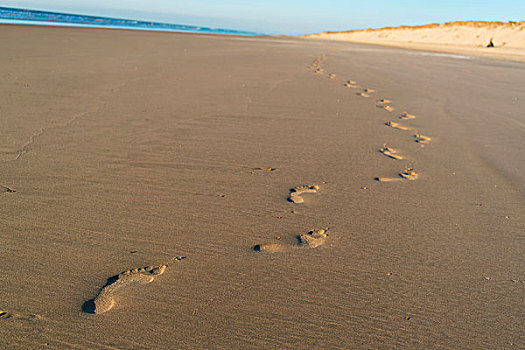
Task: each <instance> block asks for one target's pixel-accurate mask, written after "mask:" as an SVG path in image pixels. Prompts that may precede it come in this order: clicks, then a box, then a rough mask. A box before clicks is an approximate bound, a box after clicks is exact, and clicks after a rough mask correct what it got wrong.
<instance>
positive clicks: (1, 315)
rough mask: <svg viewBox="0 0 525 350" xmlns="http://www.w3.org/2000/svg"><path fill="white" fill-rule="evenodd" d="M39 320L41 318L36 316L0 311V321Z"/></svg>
mask: <svg viewBox="0 0 525 350" xmlns="http://www.w3.org/2000/svg"><path fill="white" fill-rule="evenodd" d="M41 319H42V316H40V315H37V314H27V313H18V312H10V311H5V310H0V320H22V321H39V320H41Z"/></svg>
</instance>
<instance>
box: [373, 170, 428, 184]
mask: <svg viewBox="0 0 525 350" xmlns="http://www.w3.org/2000/svg"><path fill="white" fill-rule="evenodd" d="M398 175H399V177H376V178H375V179H374V180H376V181H379V182H392V181H402V180H410V181H412V180H416V179H417V178H418V174H417V173H416V171H415V170H414V169H412V168H407V169H405V170H403V172H401V173H399V174H398Z"/></svg>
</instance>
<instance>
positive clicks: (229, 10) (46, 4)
mask: <svg viewBox="0 0 525 350" xmlns="http://www.w3.org/2000/svg"><path fill="white" fill-rule="evenodd" d="M0 6H7V7H21V8H31V9H37V10H47V11H58V12H70V13H80V14H88V15H95V16H107V17H121V18H130V19H142V20H151V21H159V22H169V23H176V24H190V25H199V26H207V27H216V28H217V27H218V28H229V29H240V30H248V31H259V32H265V33H286V34H288V33H289V34H299V33H312V32H320V31H324V30H347V29H362V28H379V27H384V26H398V25H403V24H405V25H417V24H427V23H434V22H439V23H442V22H448V21H458V20H486V21H521V20H525V18H524V17H525V0H493V1H487V0H456V1H450V0H435V1H428V0H358V1H354V0H346V1H345V0H324V1H320V0H257V1H256V0H0Z"/></svg>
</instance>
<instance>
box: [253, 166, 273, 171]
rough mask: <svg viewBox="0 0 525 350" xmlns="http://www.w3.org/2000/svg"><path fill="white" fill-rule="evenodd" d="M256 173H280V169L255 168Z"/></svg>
mask: <svg viewBox="0 0 525 350" xmlns="http://www.w3.org/2000/svg"><path fill="white" fill-rule="evenodd" d="M253 170H254V171H268V172H273V171H279V169H277V168H262V167H260V168H253Z"/></svg>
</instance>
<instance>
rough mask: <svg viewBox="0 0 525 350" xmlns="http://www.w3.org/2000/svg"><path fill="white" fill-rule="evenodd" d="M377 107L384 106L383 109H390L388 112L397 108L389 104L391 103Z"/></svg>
mask: <svg viewBox="0 0 525 350" xmlns="http://www.w3.org/2000/svg"><path fill="white" fill-rule="evenodd" d="M377 107H378V108H382V109H384V110H385V111H388V112H392V111H393V110H395V108H394V107H392V106H389V105H378V106H377Z"/></svg>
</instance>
